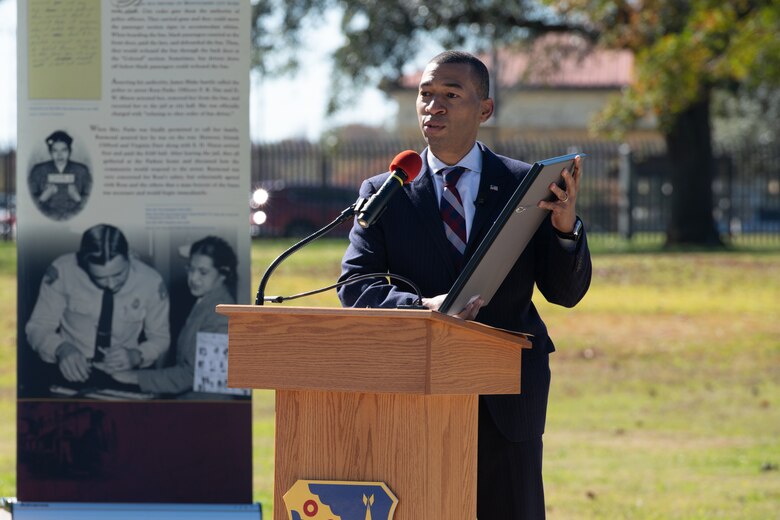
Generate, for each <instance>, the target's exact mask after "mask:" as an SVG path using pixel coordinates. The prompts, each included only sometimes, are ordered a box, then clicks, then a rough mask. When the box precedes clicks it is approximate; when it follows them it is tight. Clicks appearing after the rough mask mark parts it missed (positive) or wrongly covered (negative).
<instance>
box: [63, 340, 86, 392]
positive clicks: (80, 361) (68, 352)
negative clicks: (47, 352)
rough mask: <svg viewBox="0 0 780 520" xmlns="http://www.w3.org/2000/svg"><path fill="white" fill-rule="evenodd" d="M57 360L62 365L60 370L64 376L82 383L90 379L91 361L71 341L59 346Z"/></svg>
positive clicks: (74, 381)
mask: <svg viewBox="0 0 780 520" xmlns="http://www.w3.org/2000/svg"><path fill="white" fill-rule="evenodd" d="M55 355H56V356H57V361H58V363H59V366H60V372H62V375H63V377H65V379H67V380H68V381H71V382H73V383H76V382H78V383H82V382H84V381H86V380H87V379H89V370H90V367H89V362H88V361H87V358H86V357H85V356H84V354H82V353H81V351H80V350H79V349H77V348H76V347H75V346H74V345H73V344H71V343H67V342H65V343H63V344H61V345H60V346H59V347H57V352H56V354H55Z"/></svg>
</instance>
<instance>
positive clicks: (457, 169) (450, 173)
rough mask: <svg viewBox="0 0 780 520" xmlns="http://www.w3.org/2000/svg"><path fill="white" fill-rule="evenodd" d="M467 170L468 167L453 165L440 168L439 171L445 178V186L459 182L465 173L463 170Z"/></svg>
mask: <svg viewBox="0 0 780 520" xmlns="http://www.w3.org/2000/svg"><path fill="white" fill-rule="evenodd" d="M465 171H466V168H464V167H463V166H453V167H452V168H444V169H441V170H439V173H440V174H441V175H442V177H443V178H444V186H446V187H450V186H455V185H456V184H458V180H459V179H460V176H461V175H463V172H465Z"/></svg>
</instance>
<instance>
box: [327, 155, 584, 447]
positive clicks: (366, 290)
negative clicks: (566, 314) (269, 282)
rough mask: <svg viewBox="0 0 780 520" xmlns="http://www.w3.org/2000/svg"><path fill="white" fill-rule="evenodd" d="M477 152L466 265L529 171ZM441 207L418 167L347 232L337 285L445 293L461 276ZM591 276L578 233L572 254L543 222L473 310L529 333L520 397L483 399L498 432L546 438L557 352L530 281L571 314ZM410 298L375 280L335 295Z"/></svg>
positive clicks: (367, 186) (381, 301)
mask: <svg viewBox="0 0 780 520" xmlns="http://www.w3.org/2000/svg"><path fill="white" fill-rule="evenodd" d="M479 145H480V148H481V149H482V153H483V155H482V158H483V163H482V174H481V178H480V190H479V193H480V194H481V195H483V196H484V203H483V204H481V205H479V206H477V208H476V213H475V215H474V221H473V223H472V227H471V235H470V237H469V242H468V245H467V249H466V259H468V258H469V257H470V255H472V254H473V253H474V251H475V249H476V248H477V246H478V245H479V243H480V241H481V240H482V238H483V237H484V235H485V233H486V232H487V230H488V229H489V228H490V225H491V224H492V223H493V222H494V220H495V219H496V217H497V216H498V214H499V213H500V211H501V209H502V208H503V207H504V205H505V204H506V202H507V200H508V199H509V197H510V196H511V195H512V193H513V192H514V190H515V188H516V187H517V185H518V183H519V182H520V180H521V179H522V178H523V177H524V176H525V174H526V173H527V172H528V170H529V168H530V166H529V165H528V164H526V163H524V162H521V161H516V160H514V159H510V158H507V157H501V156H498V155H496V154H494V153H493V152H491V151H490V150H489V149H488V148H487V147H485V146H484V145H483V144H481V143H480V144H479ZM426 152H427V150H426V151H423V165H425V164H427V163H426V159H425V154H426ZM424 168H425V166H424ZM387 176H388V173H385V174H382V175H378V176H376V177H372V178H371V179H368V180H366V181H365V182H364V183H363V185H362V186H361V188H360V196H361V197H366V198H367V197H369V196H370V195H371V194H372V193H374V192H375V191H377V190H378V189H379V187H380V186H381V185H382V183H383V182H384V181H385V179H386V178H387ZM491 186H495V187H497V189H495V188H492V189H491ZM438 207H439V204H438V201H437V199H436V191H435V188H434V185H433V179H432V177H431V173H430V172H428V171H426V170H424V171H423V172H421V173H420V175H419V176H418V177H417V178H416V179H415V180H414V181H413V182H411V183H409V184H407V185H406V186H404V189H403V193H397V194H396V195H395V196H394V197H393V199H392V200H391V201H390V203H389V204H388V206H387V210H386V212H385V214H384V215H383V216H382V218H381V219H380V220H379V221H378V222H377V223H375V224H374V225H373V226H371V227H370V228H369V229H363V228H361V227H360V226H358V225H357V224H355V225H354V227H353V228H352V231H351V232H350V245H349V247H348V249H347V251H346V253H345V254H344V259H343V261H342V273H341V278H340V279H346V278H349V277H350V276H354V275H356V274H362V273H377V272H389V273H392V274H398V275H403V276H406V277H408V278H410V279H411V280H412V281H414V282H415V283H417V284H418V286H419V287H420V290H421V291H422V293H423V296H425V297H433V296H436V295H439V294H444V293H446V292H448V291H449V289H450V287H451V286H452V284H453V282H454V281H455V278H456V277H457V274H458V273H457V272H456V269H455V265H454V263H453V261H452V259H451V257H450V256H449V254H448V252H447V242H446V240H447V239H446V238H445V235H444V228H443V226H442V222H441V217H440V216H439V209H438ZM590 277H591V262H590V252H589V251H588V245H587V239H586V238H585V236H583V237H581V239H580V241H579V242H578V245H577V248H576V250H575V251H574V252H569V251H566V250H565V249H564V248H563V247H561V245H560V242H559V241H558V238H557V236H556V235H555V233H554V232H553V228H552V225H551V223H550V218H549V217H548V218H547V219H546V220H545V221H544V222H543V223H542V225H541V227H540V228H539V230H538V231H537V232H536V234H535V235H534V237H533V239H532V240H531V242H530V243H529V245H528V247H527V248H526V249H525V251H524V252H523V254H522V255H521V257H520V259H519V260H518V261H517V263H516V264H515V265H514V267H513V268H512V270H511V271H510V273H509V275H507V277H506V280H505V281H504V283H503V284H502V285H501V287H500V288H499V289H498V291H497V292H496V294H495V295H494V296H493V299H492V300H491V301H490V304H489V305H487V306H485V307H483V308H482V309H481V310H480V311H479V314H478V316H477V320H476V321H479V322H482V323H485V324H487V325H491V326H494V327H501V328H504V329H509V330H515V331H520V332H526V333H530V334H533V340H532V341H533V348H532V349H528V350H525V351H524V352H523V362H522V388H521V394H520V395H497V396H485V401H486V403H487V405H488V408H489V409H490V412H491V415H492V417H493V420H494V421H495V423H496V426H498V428H499V430H500V431H501V432H502V433H503V434H504V435H505V436H506V437H507V438H508V439H510V440H513V441H520V440H524V439H528V438H531V437H535V436H540V435H541V434H542V433H543V432H544V423H545V416H546V411H547V394H548V390H549V385H550V368H549V359H548V356H549V354H550V352H552V351H553V350H554V346H553V343H552V340H551V339H550V338H549V336H548V335H547V328H546V327H545V325H544V322H543V321H542V319H541V317H540V316H539V314H538V313H537V311H536V308H535V307H534V305H533V303H531V295H532V293H533V288H534V284H536V286H537V288H538V289H539V291H540V292H541V293H542V294H543V295H544V297H545V298H547V300H548V301H550V302H552V303H555V304H559V305H563V306H566V307H572V306H574V305H575V304H576V303H577V302H578V301H580V299H581V298H582V297H583V296H584V295H585V292H586V291H587V289H588V286H589V285H590ZM391 282H394V281H391ZM413 297H414V294H413V293H412V292H411V289H410V288H409V287H408V286H406V285H405V284H403V283H393V284H392V285H389V284H388V283H387V281H386V280H378V279H377V280H367V281H365V282H362V283H361V282H358V283H355V284H351V285H346V286H344V287H342V288H341V289H340V291H339V298H340V299H341V302H342V304H343V305H344V306H347V307H386V308H394V307H396V306H397V305H399V304H405V303H407V300H408V299H409V298H413Z"/></svg>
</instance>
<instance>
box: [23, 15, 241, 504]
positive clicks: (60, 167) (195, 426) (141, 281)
mask: <svg viewBox="0 0 780 520" xmlns="http://www.w3.org/2000/svg"><path fill="white" fill-rule="evenodd" d="M249 10H250V3H249V1H248V0H154V1H152V0H29V1H28V2H19V4H18V53H19V60H18V63H19V65H18V67H19V68H18V82H19V84H18V93H19V94H18V96H19V99H18V147H17V186H18V189H17V191H18V193H17V201H18V202H17V204H18V216H19V219H18V220H19V222H18V229H17V238H18V240H17V250H18V280H19V281H18V284H19V285H18V289H19V290H18V311H17V312H18V406H17V409H18V414H17V421H18V470H17V495H18V498H19V500H23V501H83V502H201V503H208V502H217V503H242V502H251V500H252V467H251V459H252V454H251V450H252V444H251V443H252V439H251V401H250V398H249V391H248V390H243V389H232V388H227V386H226V383H225V381H226V374H227V318H226V317H224V316H221V315H218V314H217V313H216V312H215V311H214V308H215V306H216V305H217V304H220V303H249V301H250V265H249V264H250V253H249V248H250V239H249V222H248V208H247V200H248V199H247V197H248V194H249V171H250V168H249V154H250V143H249V117H248V110H249V103H248V97H249V72H248V71H249V24H248V23H247V22H246V21H247V20H248V19H249Z"/></svg>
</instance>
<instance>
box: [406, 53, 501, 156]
mask: <svg viewBox="0 0 780 520" xmlns="http://www.w3.org/2000/svg"><path fill="white" fill-rule="evenodd" d="M492 113H493V100H492V99H489V98H488V99H482V98H481V97H480V95H479V93H478V90H477V85H476V81H475V79H474V72H473V70H472V68H471V66H470V65H469V64H467V63H443V64H438V63H429V64H428V66H427V67H425V71H423V75H422V78H421V79H420V88H419V90H418V92H417V119H418V120H419V122H420V130H422V133H423V137H425V141H426V142H427V143H428V146H429V147H430V149H431V151H432V152H433V154H434V155H436V157H438V158H439V159H441V160H442V161H444V162H445V163H447V164H455V163H457V162H458V161H459V160H460V159H461V158H462V157H463V156H464V155H466V154H467V153H468V152H469V150H471V148H472V147H473V146H474V142H475V141H476V140H477V131H478V130H479V125H480V124H482V123H483V122H485V121H487V120H488V118H489V117H490V116H491V114H492Z"/></svg>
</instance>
